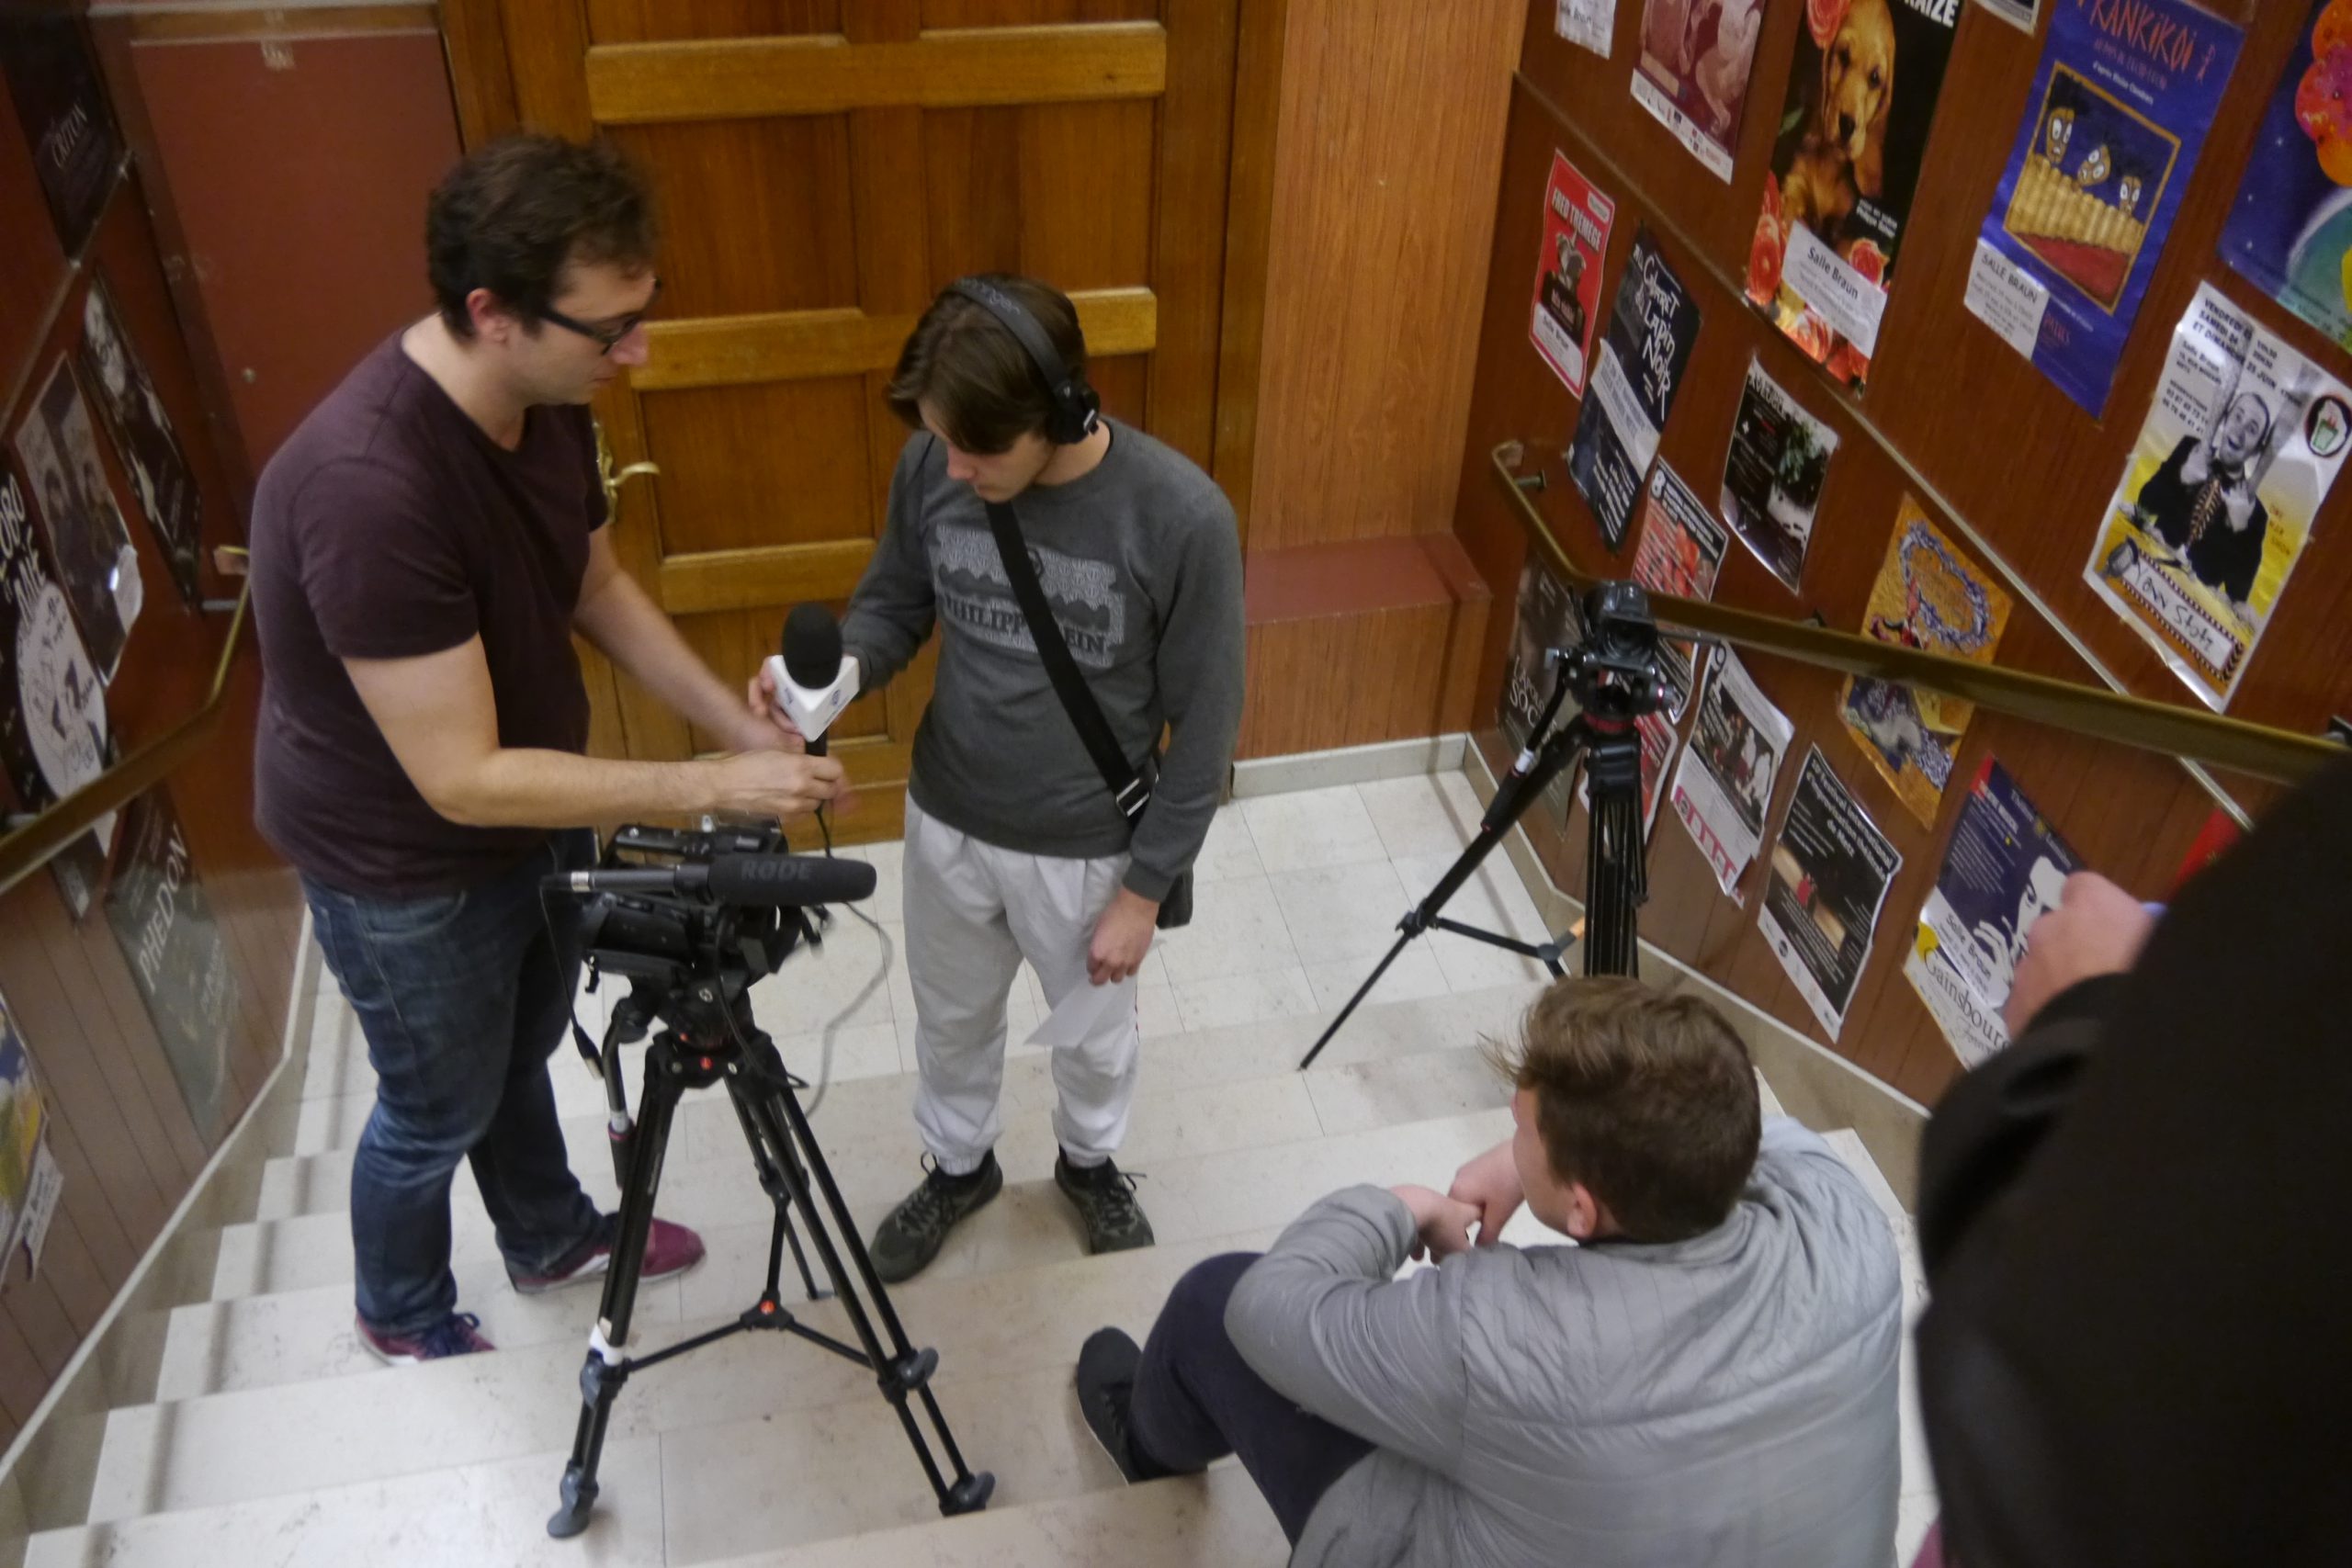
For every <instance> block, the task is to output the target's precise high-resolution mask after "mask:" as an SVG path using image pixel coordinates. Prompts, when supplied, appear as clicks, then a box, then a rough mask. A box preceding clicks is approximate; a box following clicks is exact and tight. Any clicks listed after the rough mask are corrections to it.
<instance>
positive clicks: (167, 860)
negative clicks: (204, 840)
mask: <svg viewBox="0 0 2352 1568" xmlns="http://www.w3.org/2000/svg"><path fill="white" fill-rule="evenodd" d="M107 925H109V926H111V927H112V928H113V929H114V939H115V942H116V945H118V946H119V947H120V948H121V949H122V955H123V957H124V958H125V959H126V960H128V961H129V963H130V976H131V978H132V979H133V980H134V981H135V982H137V984H138V987H139V997H140V999H141V1001H143V1002H145V1003H146V1004H147V1016H148V1018H149V1019H150V1020H151V1021H153V1024H154V1026H155V1035H156V1038H158V1039H159V1040H161V1041H162V1042H163V1043H164V1056H165V1058H167V1059H168V1060H169V1061H170V1062H171V1064H172V1076H173V1077H175V1078H176V1079H178V1080H179V1086H180V1099H181V1100H182V1101H183V1102H185V1103H186V1104H187V1114H188V1120H189V1121H191V1122H194V1123H195V1124H196V1131H197V1135H198V1137H200V1138H202V1139H203V1140H204V1142H205V1146H206V1147H208V1148H209V1147H210V1146H211V1145H214V1144H217V1143H219V1142H220V1135H221V1134H223V1133H225V1132H227V1131H228V1118H229V1111H230V1104H229V1100H230V1096H229V1087H230V1086H229V1037H230V1033H231V1032H232V1029H233V1028H234V1027H235V1024H236V1020H237V979H236V973H235V971H234V970H233V969H232V967H231V965H230V963H229V950H228V948H227V947H226V946H225V945H223V943H222V942H221V940H220V922H219V921H217V920H215V919H213V917H212V904H211V900H210V899H209V898H207V897H205V894H204V886H203V885H202V884H201V883H199V882H198V881H197V879H196V870H195V867H194V866H193V865H192V864H191V863H190V862H189V860H188V851H187V836H186V835H185V834H183V833H182V832H181V831H180V823H179V818H177V817H176V816H175V815H173V812H172V806H171V797H170V796H169V795H166V794H165V793H164V791H163V790H161V789H154V790H150V791H148V792H147V793H146V794H145V795H141V796H140V797H139V798H138V799H137V800H135V801H133V802H131V804H130V807H129V809H127V810H126V811H125V812H124V813H123V833H122V863H121V865H120V867H119V869H118V870H117V871H116V873H115V877H114V882H113V884H112V885H111V886H108V887H107Z"/></svg>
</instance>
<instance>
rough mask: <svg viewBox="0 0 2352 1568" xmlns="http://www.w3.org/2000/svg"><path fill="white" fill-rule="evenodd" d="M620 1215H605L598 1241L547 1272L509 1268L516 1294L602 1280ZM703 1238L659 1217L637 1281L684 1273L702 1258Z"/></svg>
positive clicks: (540, 1292) (647, 1282) (646, 1282)
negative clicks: (539, 1272) (518, 1272)
mask: <svg viewBox="0 0 2352 1568" xmlns="http://www.w3.org/2000/svg"><path fill="white" fill-rule="evenodd" d="M617 1218H618V1216H616V1215H610V1214H608V1215H606V1216H605V1228H604V1230H603V1232H602V1233H601V1234H600V1235H598V1236H597V1237H596V1239H595V1240H594V1241H592V1242H590V1243H588V1244H587V1245H586V1246H584V1247H582V1248H581V1249H580V1250H579V1251H578V1252H575V1253H573V1254H572V1255H571V1258H568V1259H566V1260H565V1261H564V1262H562V1263H560V1264H559V1265H557V1266H556V1267H555V1268H553V1269H549V1270H548V1272H546V1273H544V1274H517V1273H515V1272H514V1271H513V1270H512V1269H509V1270H508V1271H507V1276H506V1277H507V1278H508V1279H509V1280H512V1281H513V1282H514V1285H515V1293H516V1294H517V1295H524V1296H537V1295H544V1294H546V1293H547V1292H549V1291H560V1290H561V1289H563V1287H564V1286H566V1285H576V1284H579V1283H580V1282H581V1281H582V1280H596V1279H602V1278H603V1277H604V1275H605V1270H606V1269H610V1268H611V1267H612V1262H613V1230H614V1225H615V1222H616V1219H617ZM702 1250H703V1249H702V1237H700V1236H698V1235H695V1233H694V1232H692V1231H690V1230H688V1229H687V1228H686V1227H685V1226H684V1225H679V1224H671V1223H670V1222H669V1221H668V1220H663V1219H656V1220H655V1221H654V1222H653V1228H652V1230H651V1231H650V1232H649V1233H648V1234H647V1235H646V1237H645V1261H644V1263H643V1264H642V1265H641V1266H640V1267H639V1269H638V1276H637V1279H638V1283H639V1284H640V1285H650V1284H651V1283H653V1282H654V1281H655V1280H667V1279H669V1278H670V1277H671V1276H673V1275H675V1274H683V1273H684V1272H685V1271H686V1270H687V1269H691V1268H693V1267H694V1266H695V1264H697V1263H699V1262H701V1261H702Z"/></svg>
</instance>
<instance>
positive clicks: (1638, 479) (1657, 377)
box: [1568, 230, 1699, 550]
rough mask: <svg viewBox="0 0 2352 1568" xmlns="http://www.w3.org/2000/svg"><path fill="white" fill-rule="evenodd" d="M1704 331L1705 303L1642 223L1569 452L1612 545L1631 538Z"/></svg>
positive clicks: (1572, 467) (1570, 463)
mask: <svg viewBox="0 0 2352 1568" xmlns="http://www.w3.org/2000/svg"><path fill="white" fill-rule="evenodd" d="M1698 337H1699V306H1698V303H1697V302H1696V301H1695V300H1693V299H1691V290H1690V289H1689V288H1685V287H1684V286H1683V283H1682V280H1681V279H1680V278H1679V277H1677V276H1675V275H1674V269H1673V268H1672V267H1669V266H1668V265H1666V258H1665V257H1664V256H1662V255H1660V254H1658V251H1657V242H1656V241H1654V240H1652V239H1651V238H1650V235H1649V231H1647V230H1643V231H1640V232H1639V233H1637V234H1635V235H1634V251H1633V254H1632V255H1631V256H1630V257H1629V258H1628V259H1627V260H1626V263H1625V276H1624V280H1623V282H1622V283H1620V284H1619V285H1618V286H1617V303H1616V305H1615V307H1614V308H1613V309H1612V310H1611V311H1610V315H1609V332H1608V335H1607V336H1606V337H1605V338H1604V339H1603V340H1602V342H1601V344H1600V359H1599V361H1598V363H1596V364H1595V366H1594V367H1593V372H1592V395H1591V396H1589V397H1588V398H1586V399H1585V400H1584V405H1583V407H1582V409H1581V410H1580V411H1579V412H1578V414H1577V434H1576V441H1575V443H1574V444H1573V445H1572V446H1570V448H1569V451H1568V472H1569V473H1570V475H1571V476H1573V477H1574V478H1575V479H1576V481H1577V489H1578V490H1579V491H1583V492H1584V498H1585V500H1586V501H1587V502H1589V503H1590V504H1591V507H1592V513H1593V516H1594V517H1596V518H1597V519H1599V521H1600V536H1601V538H1602V539H1603V540H1604V541H1605V542H1606V543H1607V544H1608V546H1609V547H1610V548H1611V550H1615V549H1617V548H1619V547H1622V546H1623V544H1624V543H1625V533H1626V530H1627V529H1628V528H1630V527H1631V526H1632V525H1633V522H1634V503H1635V502H1638V501H1640V500H1641V496H1642V481H1643V480H1644V479H1645V478H1646V477H1647V476H1648V474H1649V471H1650V462H1651V460H1652V459H1653V458H1655V457H1657V444H1658V438H1659V437H1660V436H1661V435H1663V434H1665V432H1666V421H1667V416H1668V414H1669V413H1671V412H1673V409H1674V399H1675V395H1676V394H1677V393H1679V392H1680V391H1681V389H1682V373H1683V371H1684V370H1685V369H1686V368H1687V367H1689V365H1690V363H1691V344H1694V343H1696V342H1697V341H1698Z"/></svg>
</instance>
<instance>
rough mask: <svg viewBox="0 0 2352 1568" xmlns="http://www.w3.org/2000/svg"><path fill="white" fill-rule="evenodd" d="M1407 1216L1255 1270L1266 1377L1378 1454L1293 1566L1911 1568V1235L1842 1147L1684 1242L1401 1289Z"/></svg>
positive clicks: (1428, 1273) (1320, 1236)
mask: <svg viewBox="0 0 2352 1568" xmlns="http://www.w3.org/2000/svg"><path fill="white" fill-rule="evenodd" d="M1412 1246H1413V1221H1412V1215H1411V1213H1409V1212H1408V1210H1407V1209H1406V1207H1405V1205H1404V1203H1403V1202H1402V1201H1400V1200H1398V1199H1397V1197H1396V1196H1395V1195H1394V1194H1393V1193H1390V1192H1388V1191H1385V1190H1382V1189H1380V1188H1376V1187H1352V1188H1350V1189H1348V1190H1346V1191H1344V1192H1338V1193H1334V1194H1333V1195H1332V1196H1330V1197H1329V1198H1326V1199H1324V1200H1323V1201H1321V1202H1319V1203H1317V1204H1316V1205H1315V1206H1314V1207H1313V1208H1311V1209H1309V1210H1308V1211H1307V1212H1306V1214H1304V1215H1303V1216H1301V1217H1300V1218H1299V1220H1298V1221H1297V1222H1296V1223H1295V1224H1293V1225H1291V1227H1290V1228H1289V1229H1288V1230H1286V1231H1284V1232H1283V1234H1282V1236H1281V1238H1280V1239H1279V1240H1277V1241H1276V1242H1275V1243H1274V1246H1273V1248H1272V1250H1271V1251H1270V1252H1268V1253H1267V1254H1266V1256H1265V1257H1264V1258H1262V1259H1261V1261H1259V1262H1258V1263H1256V1264H1255V1265H1253V1266H1252V1267H1251V1268H1250V1271H1249V1272H1248V1273H1247V1274H1245V1275H1243V1276H1242V1278H1241V1282H1240V1284H1239V1285H1238V1287H1237V1288H1236V1289H1235V1291H1234V1293H1233V1299H1232V1302H1231V1303H1230V1305H1229V1306H1228V1307H1227V1312H1226V1327H1227V1331H1228V1332H1230V1333H1231V1334H1232V1336H1233V1339H1234V1343H1235V1345H1236V1346H1237V1347H1238V1348H1239V1349H1240V1351H1241V1354H1242V1355H1243V1357H1244V1358H1245V1359H1248V1361H1249V1362H1250V1366H1251V1367H1253V1368H1255V1369H1256V1370H1257V1372H1258V1374H1259V1375H1260V1376H1261V1377H1262V1378H1264V1379H1265V1380H1266V1381H1267V1382H1270V1383H1272V1385H1273V1386H1274V1387H1275V1388H1276V1389H1278V1390H1280V1391H1281V1392H1282V1393H1284V1394H1287V1395H1288V1396H1290V1397H1291V1398H1293V1399H1295V1400H1296V1401H1297V1402H1298V1403H1299V1404H1301V1405H1302V1406H1304V1407H1305V1408H1306V1409H1308V1410H1311V1411H1313V1412H1315V1413H1316V1414H1317V1415H1318V1416H1323V1417H1324V1418H1325V1419H1327V1420H1329V1421H1331V1422H1333V1423H1334V1424H1336V1425H1338V1426H1340V1427H1346V1428H1347V1429H1348V1430H1350V1431H1351V1432H1354V1433H1356V1434H1357V1435H1358V1436H1360V1437H1363V1438H1367V1439H1369V1440H1370V1441H1372V1442H1374V1443H1376V1444H1378V1445H1379V1447H1378V1448H1377V1449H1375V1450H1374V1451H1373V1452H1372V1453H1371V1454H1369V1455H1367V1456H1366V1457H1365V1458H1364V1459H1363V1460H1361V1461H1358V1462H1357V1463H1356V1464H1355V1465H1354V1466H1353V1467H1352V1468H1351V1469H1350V1470H1349V1471H1348V1472H1347V1473H1346V1474H1345V1475H1342V1476H1341V1477H1340V1479H1339V1480H1338V1481H1337V1482H1335V1483H1333V1484H1332V1486H1331V1489H1330V1490H1329V1492H1327V1493H1325V1494H1324V1495H1323V1499H1322V1501H1321V1502H1320V1503H1318V1504H1317V1506H1316V1508H1315V1512H1314V1514H1313V1515H1312V1516H1310V1517H1309V1518H1308V1520H1307V1525H1306V1534H1305V1535H1304V1536H1303V1537H1302V1538H1301V1539H1300V1540H1299V1543H1298V1548H1297V1551H1295V1553H1294V1554H1293V1556H1292V1558H1291V1562H1292V1563H1293V1564H1294V1565H1295V1568H1326V1565H1329V1568H1340V1565H1342V1564H1344V1565H1345V1568H1391V1565H1395V1568H1404V1565H1412V1568H1421V1565H1424V1564H1426V1565H1428V1568H1437V1565H1439V1564H1447V1565H1450V1568H1505V1565H1511V1568H1516V1565H1519V1564H1526V1565H1528V1568H1534V1565H1536V1564H1544V1565H1545V1568H1657V1565H1660V1564H1672V1565H1673V1568H1733V1565H1738V1568H1886V1564H1887V1563H1888V1562H1890V1561H1892V1560H1893V1557H1894V1504H1895V1494H1896V1490H1897V1487H1898V1484H1899V1476H1900V1458H1899V1455H1898V1453H1897V1448H1896V1430H1895V1422H1896V1416H1895V1364H1896V1359H1895V1358H1896V1351H1897V1349H1898V1348H1899V1345H1900V1340H1901V1336H1902V1316H1901V1292H1902V1286H1901V1281H1900V1277H1899V1271H1898V1267H1897V1264H1896V1260H1895V1252H1894V1238H1893V1237H1892V1236H1891V1235H1889V1233H1888V1230H1887V1225H1886V1221H1885V1219H1884V1218H1883V1216H1882V1215H1881V1214H1880V1213H1879V1212H1878V1210H1877V1209H1876V1208H1875V1207H1873V1206H1872V1204H1871V1199H1870V1196H1869V1194H1868V1193H1867V1192H1865V1191H1864V1190H1863V1189H1862V1185H1861V1183H1860V1180H1858V1179H1856V1178H1855V1176H1854V1174H1853V1173H1852V1172H1851V1171H1849V1170H1848V1169H1847V1168H1846V1167H1845V1165H1844V1163H1843V1162H1842V1161H1840V1160H1839V1159H1838V1156H1837V1155H1836V1154H1835V1153H1834V1152H1832V1150H1831V1149H1830V1147H1829V1145H1826V1144H1825V1143H1823V1142H1822V1141H1821V1140H1820V1139H1819V1138H1816V1137H1815V1136H1814V1135H1813V1134H1811V1133H1808V1132H1806V1131H1805V1130H1804V1129H1803V1128H1802V1127H1800V1126H1798V1125H1797V1124H1796V1123H1795V1122H1790V1121H1786V1120H1784V1119H1779V1118H1776V1119H1774V1120H1772V1121H1770V1122H1767V1123H1766V1124H1765V1131H1764V1143H1763V1151H1762V1154H1761V1155H1760V1156H1759V1157H1758V1160H1757V1163H1756V1175H1755V1177H1754V1179H1752V1181H1751V1182H1750V1184H1749V1186H1748V1189H1747V1192H1746V1194H1745V1195H1744V1196H1743V1197H1742V1198H1741V1199H1740V1201H1739V1205H1738V1207H1737V1208H1736V1210H1734V1211H1733V1213H1732V1216H1731V1218H1730V1219H1729V1220H1727V1221H1725V1222H1724V1224H1722V1225H1720V1226H1718V1227H1716V1228H1715V1229H1713V1230H1712V1231H1709V1232H1708V1233H1707V1234H1706V1235H1702V1236H1697V1237H1694V1238H1693V1239H1691V1240H1690V1241H1684V1242H1677V1243H1674V1244H1672V1245H1670V1246H1660V1247H1645V1246H1634V1245H1631V1244H1626V1243H1604V1244H1601V1245H1598V1246H1591V1247H1566V1246H1563V1247H1532V1248H1528V1249H1526V1250H1521V1249H1518V1248H1515V1247H1507V1246H1506V1247H1492V1248H1485V1247H1481V1248H1475V1249H1473V1250H1472V1251H1471V1252H1470V1253H1468V1254H1466V1255H1464V1256H1460V1257H1455V1258H1447V1259H1446V1260H1445V1262H1444V1263H1443V1264H1442V1266H1440V1267H1438V1268H1436V1269H1421V1270H1419V1271H1417V1272H1415V1273H1413V1274H1411V1275H1408V1277H1407V1278H1405V1279H1404V1280H1392V1279H1391V1276H1392V1275H1394V1274H1395V1272H1396V1271H1397V1269H1399V1268H1401V1267H1402V1266H1403V1265H1404V1262H1405V1260H1406V1258H1407V1257H1408V1255H1409V1253H1410V1251H1411V1248H1412Z"/></svg>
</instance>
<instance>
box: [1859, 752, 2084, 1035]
mask: <svg viewBox="0 0 2352 1568" xmlns="http://www.w3.org/2000/svg"><path fill="white" fill-rule="evenodd" d="M2082 868H2083V863H2082V860H2081V858H2080V857H2079V856H2077V855H2076V854H2075V852H2074V850H2073V849H2072V848H2071V847H2069V846H2068V844H2067V842H2066V840H2064V839H2062V838H2060V837H2059V836H2058V830H2057V829H2055V828H2052V826H2051V825H2050V823H2049V820H2048V819H2047V818H2044V817H2043V816H2042V815H2041V811H2040V810H2039V809H2037V808H2036V807H2035V806H2034V804H2033V802H2031V801H2030V800H2028V799H2027V798H2026V797H2025V792H2024V791H2022V790H2020V789H2018V786H2017V782H2016V781H2015V780H2013V779H2011V778H2010V777H2009V775H2008V771H2007V769H2005V768H2003V767H2002V766H2001V765H2000V763H1998V762H1996V761H1994V760H1993V759H1992V758H1990V757H1987V758H1985V760H1984V761H1982V762H1980V763H1978V764H1977V768H1976V779H1975V782H1974V783H1973V784H1971V785H1970V786H1969V790H1968V795H1967V797H1966V798H1965V799H1964V800H1962V802H1961V807H1960V820H1959V821H1958V822H1957V823H1956V824H1955V825H1954V826H1953V828H1952V833H1951V844H1950V846H1949V847H1947V848H1946V849H1945V851H1944V863H1943V867H1942V869H1941V870H1940V871H1939V872H1938V873H1937V874H1936V886H1935V890H1934V891H1933V892H1931V893H1929V894H1928V902H1927V906H1926V908H1922V909H1921V910H1920V911H1919V931H1918V935H1917V937H1916V938H1915V939H1914V940H1913V942H1912V944H1911V952H1910V953H1909V954H1908V955H1907V956H1906V957H1905V959H1904V960H1903V974H1904V976H1905V978H1906V979H1908V980H1909V981H1910V982H1911V988H1912V989H1913V990H1915V991H1917V992H1918V993H1919V999H1920V1000H1921V1001H1922V1002H1924V1003H1926V1004H1927V1008H1928V1014H1929V1015H1930V1016H1931V1017H1933V1018H1934V1019H1935V1021H1936V1027H1937V1028H1938V1029H1939V1030H1941V1031H1942V1032H1943V1036H1944V1038H1945V1039H1946V1040H1949V1041H1951V1048H1952V1050H1953V1051H1954V1053H1956V1054H1957V1055H1959V1057H1960V1061H1961V1065H1962V1066H1968V1067H1973V1066H1976V1065H1977V1064H1978V1063H1979V1062H1982V1061H1983V1060H1985V1057H1987V1056H1990V1055H1992V1054H1993V1053H1994V1052H1996V1051H1998V1050H1999V1049H2001V1047H2002V1046H2004V1045H2007V1043H2009V1032H2008V1029H2007V1025H2005V1024H2004V1023H2003V1022H2002V1021H2001V1011H2002V1010H2003V1009H2004V1008H2006V1007H2007V1006H2008V1005H2009V990H2010V987H2012V986H2013V985H2014V984H2015V982H2016V980H2017V972H2018V960H2019V959H2021V958H2023V957H2024V956H2025V943H2026V937H2027V934H2028V933H2029V932H2030V931H2032V929H2033V922H2034V921H2036V920H2038V919H2041V917H2042V915H2043V914H2044V913H2045V912H2047V911H2048V910H2051V909H2054V908H2057V907H2058V897H2059V894H2060V893H2061V892H2063V891H2064V888H2065V886H2066V878H2068V877H2069V876H2072V875H2073V874H2075V873H2076V872H2078V871H2080V870H2082Z"/></svg>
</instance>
